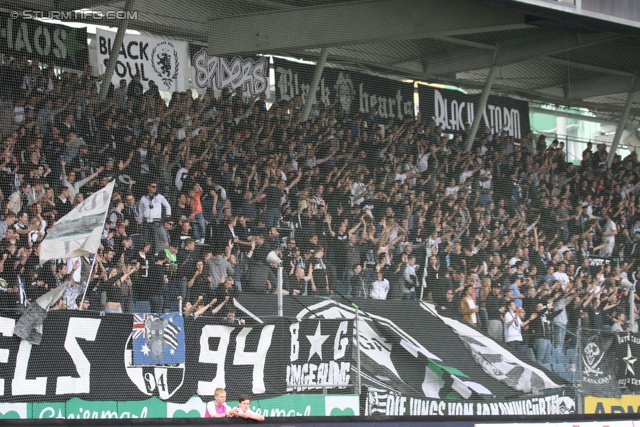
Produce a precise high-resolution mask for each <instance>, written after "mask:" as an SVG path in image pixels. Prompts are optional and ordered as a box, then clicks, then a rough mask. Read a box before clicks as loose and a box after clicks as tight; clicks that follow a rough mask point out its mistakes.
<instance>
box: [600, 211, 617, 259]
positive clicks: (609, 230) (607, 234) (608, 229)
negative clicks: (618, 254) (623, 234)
mask: <svg viewBox="0 0 640 427" xmlns="http://www.w3.org/2000/svg"><path fill="white" fill-rule="evenodd" d="M603 217H604V220H605V221H606V223H605V226H604V232H603V233H602V243H603V245H602V246H603V247H602V249H600V256H601V257H610V256H611V255H612V254H613V246H614V245H615V243H616V234H618V227H616V223H615V222H613V220H612V219H611V214H609V212H605V213H604V215H603Z"/></svg>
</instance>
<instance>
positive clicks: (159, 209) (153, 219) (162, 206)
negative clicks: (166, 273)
mask: <svg viewBox="0 0 640 427" xmlns="http://www.w3.org/2000/svg"><path fill="white" fill-rule="evenodd" d="M163 210H164V215H165V216H166V217H171V205H170V204H169V202H168V201H167V199H165V198H164V196H163V195H162V194H160V193H158V183H157V182H156V181H155V180H151V181H150V182H149V185H148V186H147V194H145V195H144V196H142V197H141V198H140V202H139V204H138V215H139V216H138V221H140V222H141V223H142V238H143V240H146V241H153V240H154V239H155V231H156V230H157V229H158V228H161V220H162V218H163Z"/></svg>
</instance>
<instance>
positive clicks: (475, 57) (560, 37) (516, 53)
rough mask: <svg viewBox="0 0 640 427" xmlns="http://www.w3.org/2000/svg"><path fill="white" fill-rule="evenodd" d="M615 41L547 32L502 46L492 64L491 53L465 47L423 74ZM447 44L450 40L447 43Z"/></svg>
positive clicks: (599, 36) (608, 36) (598, 35)
mask: <svg viewBox="0 0 640 427" xmlns="http://www.w3.org/2000/svg"><path fill="white" fill-rule="evenodd" d="M616 38H619V36H616V35H612V34H605V33H594V34H577V33H567V31H565V30H556V29H554V30H548V31H544V32H541V33H536V34H534V35H532V36H527V37H520V38H516V39H513V40H509V41H507V42H505V43H501V44H500V52H499V53H498V56H497V57H496V58H495V61H494V60H493V58H494V53H493V52H490V51H487V50H480V49H478V48H475V47H471V46H468V47H464V48H462V49H456V50H455V51H453V53H452V54H451V55H447V56H446V57H444V58H439V59H438V61H434V62H432V63H430V64H429V65H428V67H427V68H426V69H425V70H424V71H425V73H428V74H436V75H440V74H451V73H459V72H463V71H469V70H479V69H482V68H489V67H491V65H492V64H493V65H496V66H498V67H501V66H505V65H511V64H517V63H518V62H523V61H527V60H530V59H535V58H540V57H544V56H547V55H556V54H559V53H564V52H567V51H570V50H573V49H580V48H585V47H589V46H592V45H595V44H599V43H604V42H607V41H610V40H613V39H616ZM449 40H451V38H448V39H447V40H446V41H449Z"/></svg>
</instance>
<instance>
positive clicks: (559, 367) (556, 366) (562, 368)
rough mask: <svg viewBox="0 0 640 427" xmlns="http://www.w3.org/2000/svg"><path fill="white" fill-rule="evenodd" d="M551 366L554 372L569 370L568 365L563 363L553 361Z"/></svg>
mask: <svg viewBox="0 0 640 427" xmlns="http://www.w3.org/2000/svg"><path fill="white" fill-rule="evenodd" d="M551 367H552V368H553V371H554V372H568V371H569V367H568V366H567V365H565V364H564V363H553V364H552V365H551Z"/></svg>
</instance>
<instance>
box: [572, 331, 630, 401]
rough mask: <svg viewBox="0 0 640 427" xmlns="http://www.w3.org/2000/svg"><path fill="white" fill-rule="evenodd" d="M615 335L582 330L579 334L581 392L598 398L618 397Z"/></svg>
mask: <svg viewBox="0 0 640 427" xmlns="http://www.w3.org/2000/svg"><path fill="white" fill-rule="evenodd" d="M616 346H617V338H616V334H613V333H611V332H603V331H596V330H591V329H583V330H582V333H581V334H580V347H579V350H580V357H581V358H582V364H581V366H582V390H583V392H584V393H585V394H590V395H592V396H600V397H619V396H620V388H619V387H618V381H617V379H616V370H615V366H616Z"/></svg>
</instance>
